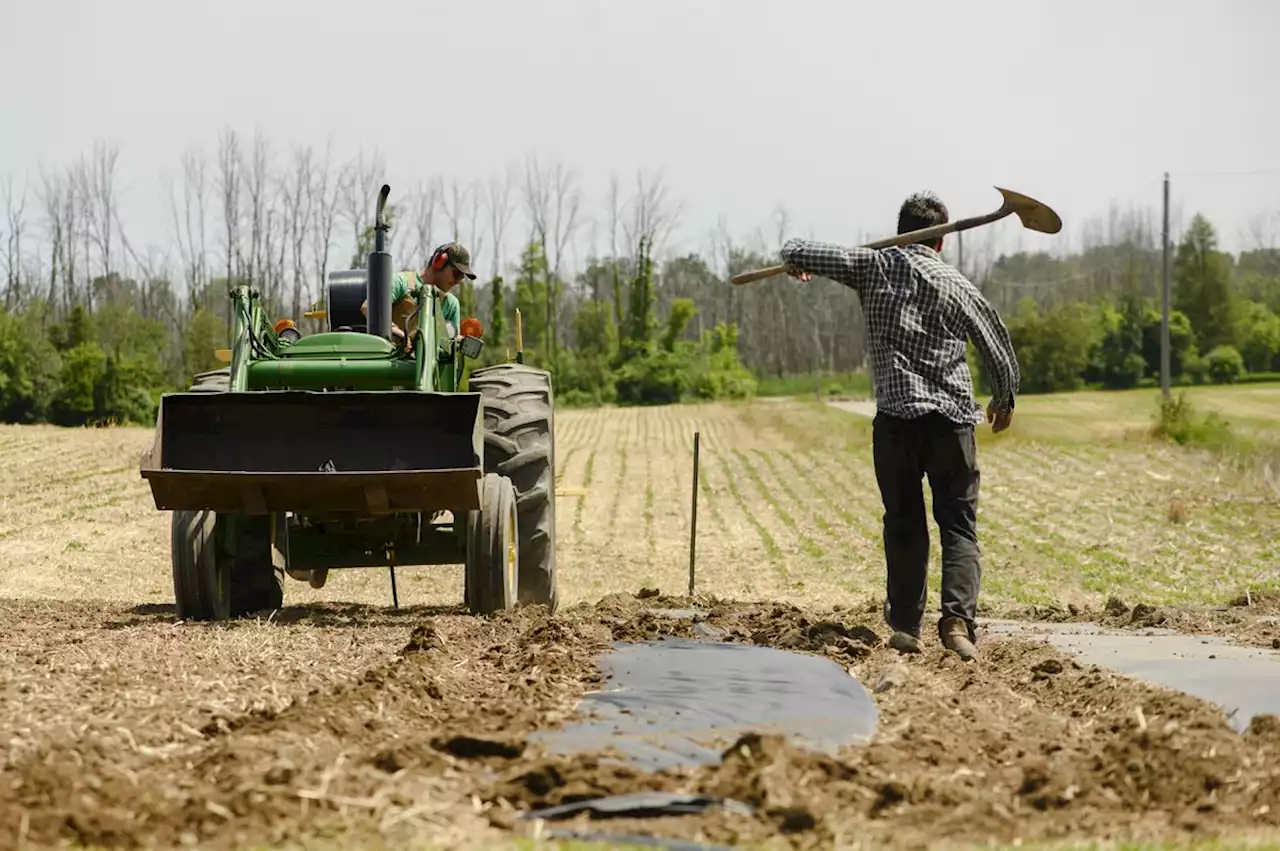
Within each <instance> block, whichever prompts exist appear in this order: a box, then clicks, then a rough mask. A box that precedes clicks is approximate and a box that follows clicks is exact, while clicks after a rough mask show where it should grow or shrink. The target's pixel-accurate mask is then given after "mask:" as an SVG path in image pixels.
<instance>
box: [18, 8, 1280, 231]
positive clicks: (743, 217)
mask: <svg viewBox="0 0 1280 851" xmlns="http://www.w3.org/2000/svg"><path fill="white" fill-rule="evenodd" d="M1278 36H1280V3H1276V2H1275V0H1252V1H1251V2H1249V1H1247V0H1236V2H1226V0H1220V1H1219V2H1215V3H1212V4H1209V3H1205V2H1198V3H1192V2H1161V3H1156V2H1154V1H1153V0H1152V2H1148V0H1143V2H1138V0H1130V2H1122V0H1108V2H1076V3H1060V2H1053V3H1050V2H1027V0H1023V2H1012V1H1010V2H994V0H981V2H978V1H977V0H971V2H964V3H960V2H955V0H950V1H949V2H940V1H939V0H916V2H913V3H894V4H891V3H888V2H880V3H872V2H865V0H864V2H851V0H829V2H816V0H809V1H808V2H805V0H788V2H781V0H771V2H765V0H732V2H730V0H723V1H722V2H695V0H683V2H677V0H645V2H626V0H612V2H607V0H561V2H550V1H549V0H547V2H535V0H520V2H516V0H509V1H508V2H501V0H455V1H454V2H449V3H443V2H434V0H432V1H431V2H428V0H419V2H412V0H374V1H373V2H369V3H363V4H361V3H352V2H342V3H338V2H334V0H305V2H304V0H254V2H248V0H219V2H190V0H167V2H161V0H127V2H124V0H121V2H107V0H97V1H96V2H91V0H0V72H3V80H4V83H3V85H0V128H2V130H0V175H3V174H5V173H6V172H8V173H13V174H15V175H16V176H18V177H19V178H21V176H22V175H23V173H24V172H25V173H27V174H29V175H30V176H31V178H32V179H33V180H34V179H36V178H37V177H38V173H39V172H38V168H39V165H40V164H41V163H43V164H45V165H47V166H52V165H63V164H66V163H69V162H70V161H72V160H73V159H75V158H76V157H77V156H79V155H80V154H81V153H88V152H89V151H90V150H91V149H92V145H93V141H94V140H95V138H101V139H109V140H113V141H116V142H118V143H119V144H120V146H121V160H120V177H121V179H120V185H121V188H122V209H123V210H124V214H125V226H126V228H127V229H128V231H129V233H130V236H131V238H132V239H133V240H134V241H135V242H136V243H146V242H154V243H156V244H164V245H168V244H169V239H168V234H167V228H168V225H167V213H166V209H165V206H164V201H163V199H162V196H161V188H160V180H159V178H160V175H161V172H162V170H163V169H167V168H172V169H175V170H176V167H177V165H178V157H179V154H180V152H181V150H182V149H183V148H184V146H186V145H187V144H188V143H190V142H199V143H202V144H204V145H205V146H206V147H207V149H208V150H209V151H210V152H212V151H213V150H214V147H215V145H216V141H217V135H218V132H219V130H220V129H222V128H223V127H225V126H231V127H234V128H236V129H238V130H240V131H242V132H243V133H244V134H246V135H251V134H252V133H253V132H254V131H255V130H259V129H260V130H262V131H263V132H264V133H265V134H266V135H267V137H268V138H269V140H270V141H271V142H272V144H273V145H274V147H275V148H276V149H277V150H280V151H287V148H288V147H289V146H290V145H292V144H294V143H303V142H305V143H313V144H315V145H316V146H317V147H319V148H323V146H324V144H325V141H326V139H328V138H332V140H333V143H334V146H335V152H336V153H338V154H339V155H340V156H343V157H345V156H349V155H351V154H354V153H355V152H356V151H357V150H359V148H360V147H361V146H363V147H364V148H365V149H366V150H372V149H374V148H377V149H378V150H379V151H380V152H381V153H382V154H383V155H384V157H385V159H386V162H387V165H388V169H389V173H388V174H387V175H386V180H387V181H388V182H389V183H390V184H391V185H392V190H393V198H394V193H395V192H396V191H397V189H398V188H399V189H400V190H402V191H408V189H409V188H410V185H409V184H410V183H411V182H413V181H415V180H416V179H417V178H419V177H425V176H427V175H429V174H433V173H442V174H446V175H448V174H454V175H457V176H459V177H463V178H468V179H469V178H473V177H485V176H487V175H489V174H490V173H493V172H494V171H496V170H498V169H501V168H502V167H503V166H505V165H506V164H507V163H509V162H512V161H519V160H521V159H522V158H523V157H524V156H525V155H526V154H527V153H531V152H542V153H545V154H550V155H555V156H558V157H560V158H561V159H563V160H564V161H566V162H568V163H570V164H572V165H574V166H576V167H578V168H579V169H580V171H581V174H582V176H583V179H584V181H585V182H586V185H587V187H588V188H589V189H590V190H591V191H592V193H593V194H592V195H591V196H590V197H589V198H588V204H587V208H588V212H592V213H603V204H604V190H605V187H606V184H607V180H608V175H609V173H610V171H614V170H616V171H618V172H620V173H621V174H622V175H623V176H624V178H626V179H627V181H630V180H631V179H632V176H633V174H634V171H635V169H636V168H638V167H645V168H662V169H663V171H664V173H665V175H666V178H667V180H668V183H669V185H670V187H671V190H672V192H673V193H674V195H675V196H677V197H679V198H680V199H681V200H682V201H683V202H684V205H685V212H684V215H683V218H682V224H683V226H682V227H681V228H680V230H679V232H678V233H677V236H678V237H679V243H678V246H679V247H684V248H695V249H696V248H701V247H703V245H704V244H705V243H704V240H705V238H706V235H707V233H708V231H709V230H710V229H711V228H712V227H714V225H715V223H716V221H717V219H718V218H719V217H720V216H722V215H723V216H724V217H725V219H726V221H727V223H728V225H729V227H730V229H731V231H732V232H734V233H735V234H739V235H745V234H747V233H748V232H749V231H750V230H751V229H753V228H755V227H756V226H758V225H763V226H764V227H765V228H766V233H767V234H768V237H769V239H770V241H771V242H772V239H773V233H772V229H771V226H770V225H769V220H770V216H771V214H772V212H773V210H774V208H775V206H776V205H778V204H785V205H786V207H787V209H788V211H789V213H790V215H791V217H792V222H793V231H795V232H798V233H802V234H812V235H815V236H818V237H820V238H824V239H833V240H847V241H854V240H856V239H857V238H858V237H859V236H860V235H865V236H866V237H867V238H874V237H877V236H882V235H887V234H890V233H892V232H893V229H894V227H895V217H896V212H897V207H898V204H899V203H900V202H901V200H902V198H903V197H904V196H905V195H906V194H908V193H909V192H911V191H912V190H915V189H917V188H925V187H927V188H932V189H934V190H936V191H938V192H939V193H941V194H942V196H943V197H944V200H946V201H947V203H948V205H949V206H950V208H951V212H952V216H953V217H961V216H969V215H976V214H980V213H984V212H987V211H989V210H992V209H994V208H995V207H996V206H998V204H999V196H998V195H997V194H996V192H995V191H994V189H993V188H992V186H993V185H1002V186H1007V187H1009V188H1013V189H1017V190H1020V191H1022V192H1025V193H1027V194H1030V195H1032V196H1035V197H1037V198H1039V199H1041V200H1043V201H1045V202H1046V203H1048V204H1050V205H1051V206H1053V207H1054V208H1055V209H1056V210H1057V211H1058V212H1059V213H1060V214H1061V215H1062V218H1063V219H1064V221H1065V222H1066V225H1067V229H1068V231H1069V233H1068V234H1067V235H1066V237H1065V238H1064V237H1043V236H1036V235H1025V232H1022V231H1021V229H1020V228H1019V227H1018V226H1017V225H1015V224H1012V223H1010V222H1006V223H1003V224H1001V225H999V226H997V228H996V232H997V233H998V234H999V235H1000V236H1001V237H1002V238H1003V239H1004V240H1005V245H1006V247H1014V246H1015V244H1016V243H1015V242H1014V240H1016V239H1017V238H1019V237H1020V236H1021V238H1022V243H1021V244H1022V247H1024V248H1028V249H1039V248H1044V249H1048V250H1056V249H1058V248H1061V247H1065V246H1066V245H1067V244H1068V243H1069V241H1072V240H1074V241H1078V237H1079V230H1078V229H1079V227H1080V225H1081V223H1082V221H1083V220H1084V219H1086V218H1088V217H1091V216H1098V215H1104V214H1105V213H1106V211H1107V209H1108V207H1109V206H1110V205H1111V204H1112V203H1113V202H1116V203H1120V204H1125V205H1127V204H1131V203H1140V204H1143V205H1148V206H1150V208H1151V210H1152V211H1153V213H1154V214H1155V215H1156V216H1158V213H1159V204H1160V191H1161V187H1160V180H1161V173H1162V172H1163V171H1164V170H1169V171H1170V172H1172V173H1173V181H1174V182H1173V188H1174V198H1175V208H1176V209H1178V210H1179V211H1180V212H1182V213H1183V214H1184V216H1183V219H1184V220H1185V218H1187V217H1189V215H1190V213H1191V212H1193V211H1195V210H1200V211H1203V212H1205V213H1207V214H1208V215H1209V216H1210V217H1211V218H1212V219H1213V220H1214V222H1215V224H1217V225H1218V227H1219V229H1220V233H1221V236H1222V239H1223V242H1224V245H1225V246H1226V247H1229V248H1237V247H1238V246H1239V242H1240V237H1241V236H1242V235H1243V229H1244V227H1245V226H1246V225H1247V220H1248V217H1249V216H1251V215H1255V214H1257V213H1260V212H1265V211H1267V210H1280V144H1278V143H1280V111H1278V110H1277V109H1276V108H1275V104H1276V103H1277V93H1276V89H1275V86H1276V84H1277V82H1280V51H1277V50H1276V49H1275V41H1276V39H1277V37H1278ZM1264 169H1270V170H1271V171H1270V172H1269V173H1264V174H1258V175H1255V176H1242V175H1239V174H1227V175H1221V176H1210V175H1206V174H1202V173H1205V172H1243V171H1258V170H1264ZM1191 173H1196V174H1191ZM34 206H35V205H34V204H32V205H30V206H29V209H31V207H34ZM1156 221H1157V223H1158V218H1157V219H1156ZM344 234H345V231H339V235H344ZM586 235H587V231H585V230H584V231H583V236H584V237H585V236H586ZM448 236H449V234H446V233H444V232H443V231H441V232H440V234H439V239H440V240H441V241H442V240H443V239H445V238H447V237H448ZM1277 239H1280V233H1277ZM601 244H602V245H603V244H604V243H603V240H602V243H601ZM335 250H339V249H338V248H337V247H336V246H335ZM340 251H341V253H342V254H343V255H345V254H346V252H347V251H348V248H347V246H346V245H345V242H344V244H343V245H342V246H341V249H340ZM487 253H488V252H487V251H486V252H485V254H487Z"/></svg>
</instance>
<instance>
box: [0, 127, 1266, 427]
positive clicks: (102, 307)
mask: <svg viewBox="0 0 1280 851" xmlns="http://www.w3.org/2000/svg"><path fill="white" fill-rule="evenodd" d="M117 158H118V152H117V150H116V149H115V148H114V147H112V146H109V145H102V144H98V145H95V146H94V148H93V150H92V152H91V154H90V155H89V156H87V157H84V158H81V159H80V160H79V161H77V162H75V163H72V164H71V165H69V166H67V167H66V168H64V169H61V170H58V169H54V170H45V169H42V170H41V172H40V175H39V181H38V182H37V181H30V180H29V181H27V184H26V185H25V187H19V186H18V185H17V184H16V183H15V182H14V181H13V180H12V179H8V180H0V203H3V205H4V210H3V213H4V217H3V219H2V220H0V274H3V275H4V279H3V281H0V284H2V285H3V293H2V295H3V299H2V300H0V419H3V420H5V421H9V422H54V423H62V424H66V425H78V424H85V423H97V422H110V421H128V422H138V423H150V422H152V421H153V420H152V418H153V417H154V410H155V405H156V402H157V400H158V397H159V394H160V393H162V392H164V391H166V390H180V389H183V388H185V387H186V386H188V385H189V383H190V381H191V378H192V376H193V375H194V374H196V373H198V372H201V371H204V370H207V369H211V368H214V367H216V366H218V365H219V364H218V362H217V360H216V359H215V358H214V354H213V353H214V351H215V350H216V349H218V348H221V347H224V346H226V344H227V343H226V328H227V326H228V324H229V317H228V308H229V300H228V298H227V292H228V290H229V288H230V286H231V285H232V284H235V283H247V284H249V285H251V286H253V287H255V288H256V289H258V290H259V291H260V292H261V293H262V294H263V297H264V299H265V301H266V303H267V304H268V309H269V310H270V312H271V314H272V316H273V317H274V318H280V317H291V318H293V319H295V321H297V322H298V324H299V325H300V326H301V327H302V328H303V330H304V332H306V331H315V330H319V328H320V324H319V323H318V322H314V321H310V320H303V319H302V318H301V317H302V314H303V313H304V312H305V311H306V310H307V308H308V307H309V306H310V305H312V304H315V303H317V302H321V301H323V297H324V292H325V288H324V286H323V282H324V281H325V280H326V278H327V275H328V273H329V271H330V270H332V269H338V268H343V267H348V266H353V265H362V263H363V254H364V252H365V251H367V250H368V247H369V244H370V229H369V228H370V224H371V211H372V206H373V204H372V202H373V199H374V197H375V195H376V192H377V188H378V187H379V186H380V185H381V183H382V182H383V180H384V179H385V176H386V174H387V168H386V164H385V163H383V162H382V161H381V159H380V158H379V157H378V156H377V155H373V156H367V155H365V154H361V155H360V156H358V157H356V158H353V159H351V160H349V161H347V162H343V163H338V162H335V161H334V160H333V158H332V156H331V152H330V151H329V150H318V149H315V148H313V147H311V146H300V147H295V148H293V149H292V150H289V151H283V150H280V149H277V148H275V147H274V146H272V145H271V144H270V143H269V141H268V140H266V139H265V138H263V137H261V136H257V137H254V138H253V139H252V140H251V141H250V140H246V139H244V138H243V137H241V136H239V135H237V134H236V133H235V132H234V131H230V130H228V131H226V132H224V133H223V134H222V135H221V136H220V137H219V139H218V141H217V146H216V149H215V150H213V151H212V152H209V151H205V150H204V149H202V148H201V147H200V146H198V145H193V146H191V147H190V148H188V149H187V150H185V151H184V152H183V153H182V155H181V157H180V160H179V165H180V168H179V169H178V170H177V171H176V172H174V173H169V172H165V173H164V175H163V177H164V186H165V191H166V195H165V197H166V200H167V203H168V211H169V214H170V215H169V220H170V221H169V231H170V233H169V236H168V239H169V242H168V243H167V244H166V245H164V246H161V247H156V246H152V245H148V246H146V247H145V248H144V247H142V246H140V245H138V244H136V243H135V242H134V240H132V239H131V238H130V237H129V234H128V232H127V229H126V228H125V226H124V222H123V221H122V217H121V214H120V204H119V200H118V198H117V195H118V194H119V193H118V192H117V190H116V185H117V183H118V182H119V180H118V177H117ZM393 183H394V181H393ZM397 185H399V184H397ZM404 187H405V188H403V189H398V190H397V189H395V187H393V198H392V203H391V208H390V212H391V216H392V219H393V228H392V231H391V233H390V234H389V243H390V250H391V251H392V252H393V253H394V255H395V258H396V264H397V267H398V268H411V267H418V266H420V265H421V264H422V263H423V262H424V261H425V259H426V258H427V256H429V254H430V251H431V248H432V247H434V246H435V245H437V244H439V243H442V242H444V241H446V240H448V239H452V238H457V239H460V240H462V241H463V242H464V243H466V244H467V245H468V247H469V248H470V249H471V252H472V257H473V265H475V266H476V267H477V269H478V271H479V272H480V274H481V278H480V279H479V280H477V281H476V282H475V284H474V285H472V284H468V285H464V286H463V287H462V288H461V291H460V293H459V295H460V297H461V300H462V303H463V310H464V313H465V314H466V315H474V316H476V317H477V318H480V319H481V320H482V321H483V322H484V323H485V326H486V335H485V336H486V340H487V345H486V348H485V351H484V355H483V360H484V362H492V361H494V360H501V359H505V358H506V357H508V356H509V355H510V354H512V353H513V350H514V317H515V310H516V309H517V308H518V309H519V311H520V316H521V318H522V322H523V330H524V344H525V349H526V352H525V354H526V360H528V361H531V362H533V363H536V364H539V365H542V366H545V367H547V368H548V369H550V370H552V372H553V373H554V375H555V378H556V382H557V388H558V390H557V395H558V398H559V399H560V400H561V401H562V402H563V403H565V404H571V405H589V404H601V403H617V404H636V403H650V402H669V401H676V400H686V399H719V398H741V397H744V396H749V395H751V394H752V393H754V392H755V390H756V387H757V382H758V381H761V380H764V379H772V378H787V377H795V376H811V375H815V374H829V373H849V372H855V371H859V370H865V363H866V361H865V345H864V338H863V334H864V332H863V327H862V315H861V310H860V308H859V305H858V301H857V297H856V295H855V294H854V293H853V292H851V291H850V290H849V289H847V288H845V287H842V286H840V285H838V284H835V283H833V282H830V281H823V280H820V279H819V280H814V281H811V282H808V283H801V282H797V281H794V280H792V279H790V278H787V277H785V276H780V277H777V278H773V279H770V280H767V281H762V282H759V283H757V284H753V285H750V286H745V287H735V286H732V285H731V284H730V283H729V282H728V279H729V277H730V276H731V275H733V274H735V273H737V272H739V271H743V270H746V269H750V268H756V267H759V266H764V265H771V264H773V263H775V262H776V257H777V255H776V247H777V246H778V245H780V244H781V240H782V239H783V238H784V237H785V236H788V235H790V233H791V230H792V229H791V228H790V226H789V224H788V220H787V218H786V213H785V211H784V210H779V211H778V214H777V218H776V220H775V222H774V223H773V224H774V230H773V233H771V234H770V235H769V236H768V237H765V236H763V235H761V234H759V233H757V234H756V235H755V237H754V239H753V240H752V241H751V243H750V244H745V243H744V242H741V241H736V240H735V239H733V238H730V236H729V235H728V233H727V232H726V231H725V230H724V228H720V229H718V230H717V231H716V233H715V234H714V235H713V236H712V238H711V239H710V241H709V243H708V244H707V245H705V246H704V247H703V248H702V249H701V250H682V251H679V252H672V251H670V250H666V251H664V250H663V246H664V245H665V240H666V238H667V237H668V236H669V235H670V233H671V232H672V230H673V228H674V227H675V225H676V223H677V222H678V220H679V216H680V209H681V208H680V204H679V203H677V202H674V201H672V200H671V198H670V197H669V195H668V189H667V187H666V185H665V184H664V182H663V180H662V178H661V176H660V175H653V174H647V173H643V172H642V173H638V174H637V175H636V178H635V182H634V185H633V186H632V187H631V188H629V189H628V188H626V187H625V186H624V184H623V182H622V181H621V180H620V179H619V178H618V177H616V176H615V177H614V178H613V179H612V180H611V181H610V183H609V187H608V192H607V195H606V198H605V202H606V203H605V204H604V205H603V211H602V212H597V213H595V214H593V215H588V214H587V213H584V212H583V211H584V209H586V207H585V204H586V202H585V200H584V199H586V198H587V197H588V196H587V194H586V193H585V191H584V190H583V188H582V185H581V183H580V179H579V177H578V175H577V173H576V171H575V170H574V169H572V168H569V167H566V166H565V165H563V164H562V163H559V162H556V161H549V162H548V161H544V160H539V159H537V158H530V159H528V160H527V161H526V162H524V163H523V165H522V166H521V165H518V164H511V165H508V166H507V167H506V168H505V169H502V170H499V171H497V172H495V173H494V174H492V175H490V176H489V177H488V178H487V179H484V180H472V181H464V180H459V179H456V178H449V179H447V180H446V179H444V178H435V177H433V178H430V179H427V180H423V181H419V182H417V183H414V184H405V185H404ZM890 218H891V217H890ZM1111 221H1112V224H1113V227H1112V230H1111V232H1109V233H1105V234H1104V233H1102V232H1101V230H1100V229H1099V227H1098V226H1097V225H1096V224H1095V223H1092V222H1085V223H1083V229H1084V230H1085V236H1086V239H1085V242H1086V244H1085V245H1084V247H1083V248H1082V250H1081V251H1079V252H1076V253H1073V254H1069V255H1066V256H1053V255H1049V254H1047V253H1025V252H1021V253H1013V254H1006V255H1003V256H993V255H994V252H993V251H991V250H990V248H989V247H988V249H987V250H986V252H984V251H983V249H982V244H983V240H984V239H985V238H986V236H985V234H989V233H990V231H986V232H982V233H977V232H971V233H970V234H966V235H965V241H964V243H963V244H962V241H961V237H960V236H956V237H954V238H950V237H949V238H948V240H947V243H946V248H945V249H944V256H945V257H947V258H948V259H949V260H951V261H952V262H954V263H956V264H957V265H958V266H960V268H961V269H962V271H964V272H965V273H966V274H968V275H969V277H970V278H971V279H973V280H974V281H975V283H977V284H978V286H979V287H980V288H981V289H982V290H983V291H984V292H985V293H986V294H987V295H988V297H989V298H991V300H992V301H993V302H994V303H995V304H996V305H997V306H998V307H999V308H1000V309H1001V310H1002V312H1003V313H1004V315H1005V317H1006V320H1007V322H1008V324H1009V327H1010V331H1011V333H1012V335H1013V338H1014V342H1015V344H1016V346H1017V348H1018V353H1019V359H1020V363H1021V365H1022V370H1023V382H1022V387H1023V391H1024V392H1029V393H1034V392H1047V391H1054V390H1066V389H1073V388H1078V387H1084V386H1105V387H1126V386H1134V385H1135V384H1142V383H1144V382H1152V381H1154V380H1156V379H1157V378H1158V375H1159V316H1160V312H1159V306H1160V299H1159V295H1160V268H1161V251H1160V246H1159V242H1158V240H1157V239H1155V238H1154V237H1153V234H1152V231H1151V229H1150V228H1148V227H1145V226H1144V224H1143V221H1142V217H1141V215H1136V216H1132V217H1130V218H1129V219H1124V218H1123V217H1120V218H1119V219H1117V217H1116V216H1114V215H1113V216H1112V218H1111ZM1116 222H1119V224H1118V225H1116ZM877 235H878V234H877ZM832 238H838V237H832ZM851 241H853V240H851ZM858 241H861V240H858ZM508 245H515V246H516V247H517V249H518V250H516V251H515V252H514V254H513V255H511V256H509V252H508V250H507V246H508ZM570 247H575V251H576V256H577V257H579V258H585V259H581V260H580V261H579V262H578V263H577V266H578V268H576V269H569V267H568V263H567V262H566V261H565V257H566V256H568V254H569V249H570ZM597 247H599V250H598V248H597ZM1172 272H1173V294H1174V312H1173V316H1172V322H1171V325H1172V329H1171V330H1172V333H1171V338H1172V342H1173V358H1172V363H1173V372H1174V376H1175V381H1178V382H1179V383H1185V382H1195V381H1231V380H1240V379H1242V378H1245V377H1247V376H1248V375H1250V374H1254V375H1256V374H1261V373H1266V372H1268V371H1271V370H1276V369H1277V368H1280V364H1277V360H1276V358H1277V349H1278V346H1277V336H1278V334H1277V318H1276V317H1277V313H1280V296H1278V293H1280V283H1278V282H1280V255H1278V253H1277V251H1276V250H1275V249H1269V248H1264V247H1258V248H1256V249H1254V250H1248V251H1243V252H1241V253H1240V254H1239V255H1238V256H1233V255H1230V254H1228V253H1225V252H1222V251H1220V250H1219V249H1218V247H1217V241H1216V236H1215V234H1214V231H1213V228H1212V226H1211V225H1210V223H1209V222H1208V221H1206V220H1205V219H1203V218H1202V217H1197V218H1196V219H1194V220H1193V221H1192V223H1191V225H1190V227H1189V228H1188V229H1187V231H1186V233H1185V234H1184V235H1183V236H1182V237H1181V239H1180V242H1179V244H1178V245H1177V246H1176V250H1175V256H1174V258H1173V268H1172ZM974 360H975V363H974V370H975V373H976V374H977V375H978V377H979V379H980V381H981V379H982V376H981V369H980V366H979V365H978V364H977V363H976V356H975V359H974Z"/></svg>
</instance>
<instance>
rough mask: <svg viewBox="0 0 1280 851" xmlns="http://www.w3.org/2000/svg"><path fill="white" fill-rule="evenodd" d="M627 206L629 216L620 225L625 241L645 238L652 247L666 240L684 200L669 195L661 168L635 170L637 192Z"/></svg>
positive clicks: (636, 242)
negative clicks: (649, 170) (629, 211)
mask: <svg viewBox="0 0 1280 851" xmlns="http://www.w3.org/2000/svg"><path fill="white" fill-rule="evenodd" d="M615 203H616V201H615ZM630 206H631V220H630V222H629V224H624V225H623V229H624V232H625V233H626V237H627V242H628V244H630V245H638V244H639V242H640V240H641V239H644V240H645V241H646V242H648V243H649V245H650V246H651V248H653V249H660V248H661V246H662V245H663V244H664V243H665V242H666V240H667V238H668V237H669V236H670V235H671V231H672V230H674V229H675V226H676V224H677V223H678V222H679V220H680V214H681V212H682V209H683V204H681V203H679V202H674V201H672V200H671V199H670V198H669V197H668V195H667V185H666V181H665V180H664V179H663V176H662V173H661V172H658V173H657V174H654V175H648V174H646V173H645V172H644V171H643V170H638V171H637V172H636V194H635V196H634V197H633V198H632V199H631V203H630Z"/></svg>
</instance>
